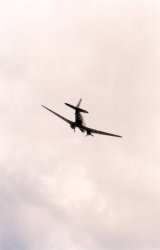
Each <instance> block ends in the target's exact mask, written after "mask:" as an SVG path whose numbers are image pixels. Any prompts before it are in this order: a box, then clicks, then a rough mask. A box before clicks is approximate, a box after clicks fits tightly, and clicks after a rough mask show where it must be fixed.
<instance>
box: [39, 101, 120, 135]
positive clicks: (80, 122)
mask: <svg viewBox="0 0 160 250" xmlns="http://www.w3.org/2000/svg"><path fill="white" fill-rule="evenodd" d="M81 101H82V99H80V100H79V102H78V104H77V106H73V105H71V104H69V103H65V104H66V105H67V106H69V107H70V108H73V109H74V110H75V122H73V121H70V120H68V119H66V118H65V117H63V116H61V115H59V114H58V113H56V112H54V111H53V110H51V109H49V108H47V107H45V106H43V105H42V107H43V108H45V109H47V110H48V111H50V112H52V113H53V114H54V115H56V116H58V117H59V118H61V119H62V120H64V121H65V122H67V123H69V124H70V126H71V128H72V129H74V131H75V129H76V128H79V129H80V130H81V132H86V133H87V134H86V135H92V133H95V134H101V135H109V136H115V137H122V136H120V135H115V134H110V133H106V132H103V131H99V130H96V129H92V128H88V127H86V126H85V125H84V121H83V117H82V115H81V113H88V111H86V110H84V109H81V108H80V104H81ZM92 136H93V135H92Z"/></svg>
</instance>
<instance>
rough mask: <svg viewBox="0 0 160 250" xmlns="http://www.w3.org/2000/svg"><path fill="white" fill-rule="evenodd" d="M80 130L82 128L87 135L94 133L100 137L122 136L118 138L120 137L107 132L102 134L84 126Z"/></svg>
mask: <svg viewBox="0 0 160 250" xmlns="http://www.w3.org/2000/svg"><path fill="white" fill-rule="evenodd" d="M82 128H83V129H84V130H86V132H87V133H88V134H91V133H95V134H100V135H108V136H115V137H122V136H120V135H115V134H110V133H107V132H103V131H100V130H96V129H93V128H88V127H85V126H82Z"/></svg>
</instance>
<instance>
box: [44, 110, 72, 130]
mask: <svg viewBox="0 0 160 250" xmlns="http://www.w3.org/2000/svg"><path fill="white" fill-rule="evenodd" d="M41 106H42V107H43V108H45V109H47V110H48V111H50V112H51V113H53V114H54V115H56V116H58V117H59V118H61V119H62V120H63V121H65V122H67V123H69V124H70V125H71V124H73V122H72V121H70V120H68V119H66V118H65V117H63V116H61V115H59V114H58V113H56V112H54V111H53V110H51V109H49V108H47V107H45V106H43V105H41Z"/></svg>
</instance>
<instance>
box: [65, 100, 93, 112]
mask: <svg viewBox="0 0 160 250" xmlns="http://www.w3.org/2000/svg"><path fill="white" fill-rule="evenodd" d="M65 104H66V105H67V106H68V107H70V108H72V109H74V110H76V111H79V112H83V113H88V111H87V110H84V109H81V108H78V107H75V106H73V105H71V104H69V103H66V102H65Z"/></svg>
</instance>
